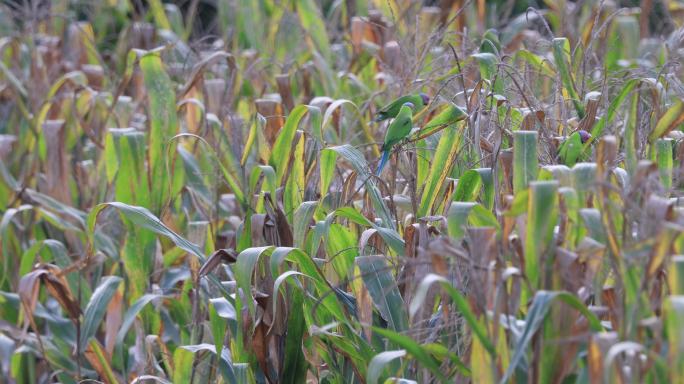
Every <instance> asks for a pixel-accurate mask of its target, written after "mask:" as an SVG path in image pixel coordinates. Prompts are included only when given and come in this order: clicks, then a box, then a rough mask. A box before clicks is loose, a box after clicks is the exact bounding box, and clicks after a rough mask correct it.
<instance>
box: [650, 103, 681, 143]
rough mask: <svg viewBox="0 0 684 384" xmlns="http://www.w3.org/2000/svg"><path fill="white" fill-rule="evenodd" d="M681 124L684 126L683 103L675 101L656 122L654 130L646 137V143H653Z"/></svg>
mask: <svg viewBox="0 0 684 384" xmlns="http://www.w3.org/2000/svg"><path fill="white" fill-rule="evenodd" d="M682 124H684V101H682V100H677V101H676V102H675V103H674V104H673V105H672V106H671V107H670V108H668V109H667V111H665V114H664V115H663V116H662V117H661V118H660V119H659V120H658V123H657V124H656V126H655V129H654V130H653V132H651V134H650V135H649V136H648V141H650V142H653V141H655V140H656V139H658V138H661V137H663V136H665V135H666V134H668V133H669V132H670V131H672V130H673V129H675V128H676V127H678V126H680V125H682Z"/></svg>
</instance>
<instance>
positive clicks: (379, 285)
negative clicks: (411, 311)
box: [356, 256, 408, 332]
mask: <svg viewBox="0 0 684 384" xmlns="http://www.w3.org/2000/svg"><path fill="white" fill-rule="evenodd" d="M356 265H357V266H358V267H359V270H360V271H361V278H362V279H363V282H364V284H365V285H366V288H367V289H368V293H369V294H370V296H371V299H373V303H374V304H375V306H376V307H377V308H378V310H379V311H380V314H381V315H382V317H383V318H384V319H385V320H386V321H387V323H388V325H389V327H390V328H391V329H392V330H394V331H397V332H401V331H405V330H406V329H408V316H407V314H406V310H405V309H404V308H405V307H406V306H405V304H404V299H403V298H402V297H401V294H400V293H399V289H398V287H397V282H396V280H395V279H394V276H392V271H391V268H390V266H389V265H388V264H387V262H386V261H385V258H384V257H383V256H359V257H357V258H356Z"/></svg>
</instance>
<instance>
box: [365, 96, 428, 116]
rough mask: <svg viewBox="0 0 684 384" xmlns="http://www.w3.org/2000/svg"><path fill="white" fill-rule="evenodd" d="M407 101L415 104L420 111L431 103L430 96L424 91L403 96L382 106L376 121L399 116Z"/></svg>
mask: <svg viewBox="0 0 684 384" xmlns="http://www.w3.org/2000/svg"><path fill="white" fill-rule="evenodd" d="M405 103H411V104H413V107H414V108H415V110H416V111H418V110H420V109H422V108H423V107H425V106H426V105H428V104H429V103H430V97H429V96H428V95H426V94H424V93H417V94H415V95H406V96H401V97H399V98H398V99H396V100H394V101H392V102H391V103H389V104H387V105H385V106H384V107H382V108H381V109H380V111H379V112H378V116H377V117H376V118H375V121H383V120H387V119H391V118H393V117H397V115H398V114H399V110H400V109H401V107H402V106H403V105H404V104H405Z"/></svg>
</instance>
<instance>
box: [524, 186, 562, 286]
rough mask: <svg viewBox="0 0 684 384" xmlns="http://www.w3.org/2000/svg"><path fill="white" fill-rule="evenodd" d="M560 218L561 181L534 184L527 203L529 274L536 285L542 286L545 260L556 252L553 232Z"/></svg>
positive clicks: (527, 271) (526, 251)
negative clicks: (559, 191)
mask: <svg viewBox="0 0 684 384" xmlns="http://www.w3.org/2000/svg"><path fill="white" fill-rule="evenodd" d="M557 221H558V182H557V181H555V180H554V181H534V182H532V183H530V196H529V200H528V205H527V228H526V232H527V237H526V241H525V275H526V276H527V279H528V280H529V282H530V285H531V286H532V287H533V288H537V287H540V283H541V282H540V278H541V276H542V274H541V271H542V268H543V266H542V265H541V264H540V261H541V260H544V259H546V260H547V262H548V263H552V261H551V260H549V258H545V257H544V256H545V255H546V254H547V253H551V252H553V249H552V243H553V231H554V227H555V226H556V224H557Z"/></svg>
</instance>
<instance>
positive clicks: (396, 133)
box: [376, 102, 413, 176]
mask: <svg viewBox="0 0 684 384" xmlns="http://www.w3.org/2000/svg"><path fill="white" fill-rule="evenodd" d="M411 128H413V109H412V104H411V103H410V102H407V104H406V105H402V106H401V108H400V109H399V112H398V113H397V117H395V118H394V120H392V122H391V123H390V125H389V127H387V132H385V141H384V142H383V144H382V157H381V158H380V163H379V164H378V169H377V171H376V174H377V175H378V176H380V173H381V172H382V169H383V168H384V166H385V164H386V163H387V160H389V157H390V152H391V151H392V147H393V146H394V145H395V144H397V143H398V142H400V141H401V140H402V139H404V138H405V137H406V136H408V134H409V133H411Z"/></svg>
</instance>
